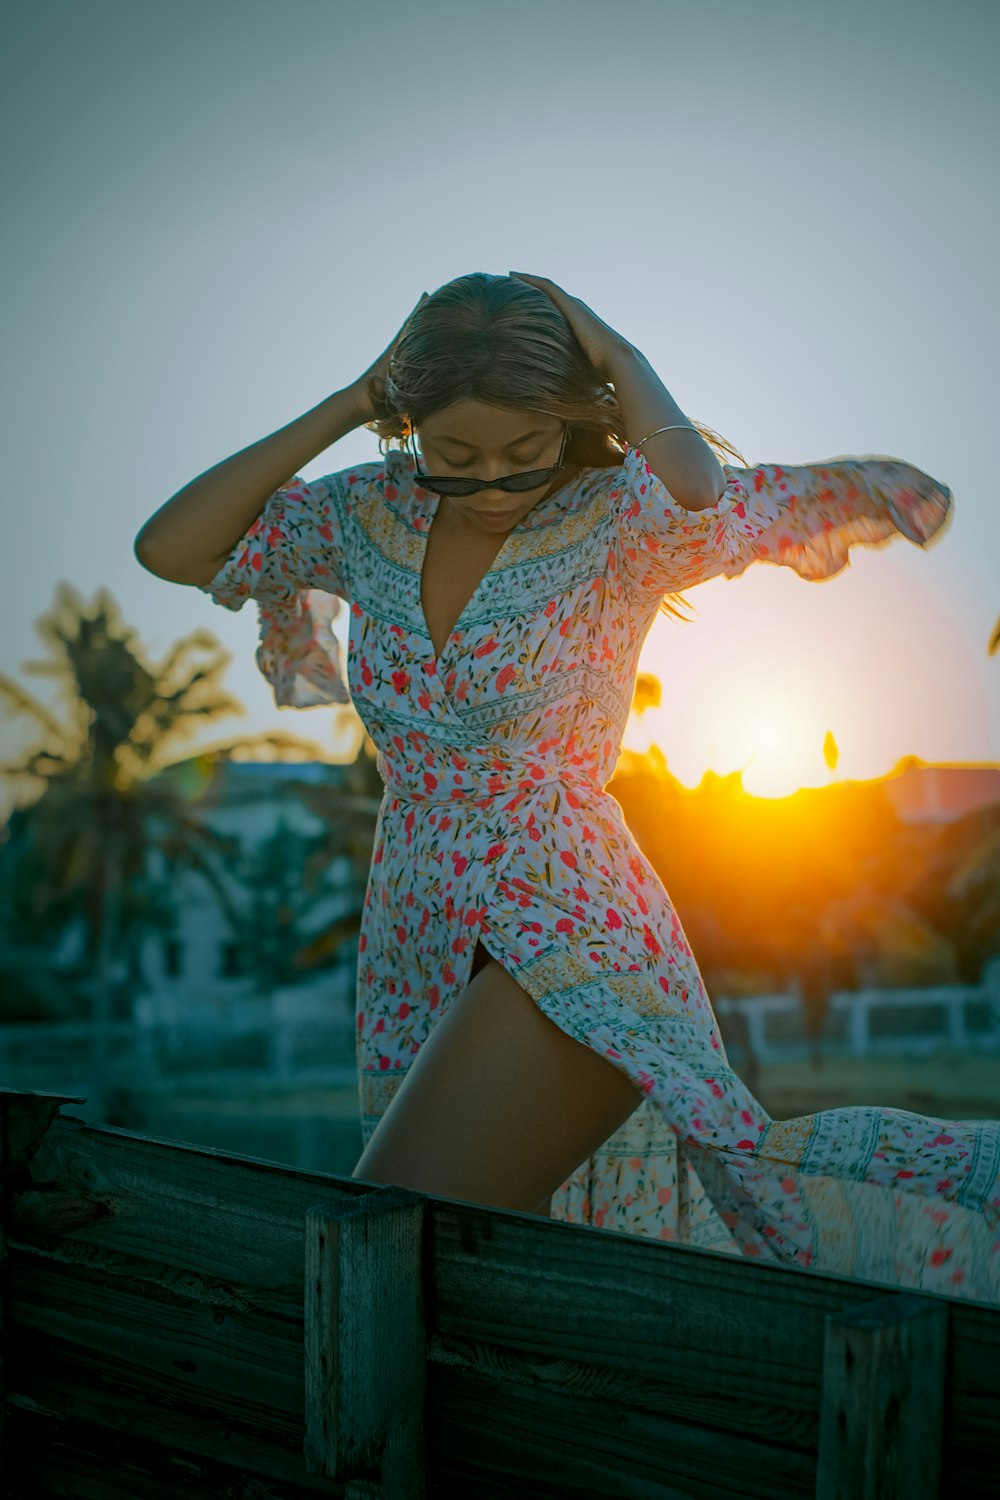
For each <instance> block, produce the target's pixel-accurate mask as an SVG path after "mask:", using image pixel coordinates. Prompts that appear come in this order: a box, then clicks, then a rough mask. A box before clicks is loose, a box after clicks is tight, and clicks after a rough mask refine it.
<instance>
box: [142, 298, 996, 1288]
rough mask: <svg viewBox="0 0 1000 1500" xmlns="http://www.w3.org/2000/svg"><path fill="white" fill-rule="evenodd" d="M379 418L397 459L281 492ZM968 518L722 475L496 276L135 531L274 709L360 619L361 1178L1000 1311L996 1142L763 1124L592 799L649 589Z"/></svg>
mask: <svg viewBox="0 0 1000 1500" xmlns="http://www.w3.org/2000/svg"><path fill="white" fill-rule="evenodd" d="M362 424H363V425H365V426H368V427H369V428H370V429H372V430H374V431H376V432H377V433H378V434H379V435H380V437H381V438H382V439H391V438H397V439H399V440H400V446H399V447H398V448H391V449H390V450H389V451H388V452H387V453H386V454H385V457H384V461H383V460H380V461H372V462H370V463H364V464H359V465H355V466H354V467H352V468H349V469H343V470H340V471H338V472H336V473H332V474H329V475H327V476H325V477H323V478H320V479H315V480H311V481H306V480H303V479H301V478H300V477H298V474H297V471H298V470H299V468H300V467H301V466H302V465H304V464H305V463H307V462H309V461H310V460H311V459H313V458H314V457H316V455H317V454H318V453H320V452H321V451H323V450H324V449H325V448H326V447H328V446H329V445H330V444H331V443H333V442H335V441H336V440H337V439H338V438H339V437H341V436H343V434H344V433H346V432H347V431H349V430H350V429H351V428H353V427H355V426H358V425H362ZM718 446H719V447H720V448H721V447H723V446H724V445H722V444H721V442H719V444H718ZM727 451H729V452H730V453H732V455H733V456H735V457H738V456H739V455H737V454H736V453H735V450H727ZM293 472H294V473H295V474H296V477H295V478H293V479H292V480H289V481H287V482H285V483H284V484H282V482H281V481H282V480H283V479H284V478H285V476H286V475H288V474H289V473H293ZM951 506H952V496H951V492H950V491H949V490H948V489H947V488H946V487H945V486H944V485H942V484H939V483H938V482H936V481H935V480H933V479H931V478H930V477H929V476H928V475H926V474H924V473H922V472H921V471H920V470H919V469H916V468H914V467H912V466H911V465H909V464H905V463H902V462H899V461H897V460H894V459H889V458H884V457H878V458H866V459H831V460H829V461H828V462H825V463H822V464H812V465H804V466H785V465H777V464H762V465H757V466H756V467H754V468H747V467H742V466H741V467H734V466H732V465H730V464H723V463H721V462H720V460H719V458H718V457H717V455H716V452H715V451H713V444H711V443H709V442H708V441H706V439H705V437H704V435H703V433H702V431H701V430H700V429H698V428H697V427H696V426H695V424H693V423H691V422H690V421H689V420H688V419H687V418H686V417H685V416H684V414H683V412H682V411H681V410H680V408H679V407H678V406H677V405H676V404H675V403H674V401H673V400H672V398H671V397H670V395H669V394H668V392H667V391H666V390H665V388H664V387H663V385H662V384H661V382H660V381H659V380H658V378H657V377H656V375H655V373H654V372H653V370H652V368H651V367H650V365H649V363H648V361H647V360H646V359H645V358H644V356H643V355H642V354H641V353H640V352H639V351H638V350H637V349H636V348H635V347H634V346H632V345H631V344H629V343H628V341H627V340H625V339H624V338H622V337H621V336H620V335H619V334H617V333H616V332H615V331H614V330H613V329H611V328H609V327H608V326H607V325H606V324H605V323H603V322H602V321H601V319H600V318H598V317H597V316H596V315H595V314H594V313H593V312H592V311H591V310H590V309H589V308H588V307H587V306H586V305H585V304H584V303H583V302H581V301H579V300H578V299H577V298H574V297H571V296H569V295H568V294H567V293H566V292H564V291H563V290H562V289H561V288H559V287H557V286H556V285H555V284H554V283H553V282H551V281H548V280H546V279H545V278H542V277H530V276H526V275H522V276H518V275H517V274H516V273H511V275H510V276H507V277H504V276H490V275H485V274H482V273H477V274H474V275H470V276H463V277H459V278H458V279H457V280H455V281H453V282H450V283H448V284H447V285H445V286H443V287H441V288H440V289H439V290H438V291H437V292H436V293H435V294H434V295H433V296H432V297H428V296H427V295H426V294H425V295H424V296H423V297H422V298H421V300H420V302H419V303H418V304H417V306H416V308H415V309H414V311H413V312H412V313H411V315H410V317H409V319H408V320H407V322H406V323H405V324H404V326H403V328H402V329H401V331H400V333H399V335H397V337H396V339H394V340H393V341H392V343H391V344H390V345H389V347H388V348H387V349H386V350H385V351H384V352H383V354H382V355H381V356H380V358H379V359H378V360H377V361H376V362H375V363H374V364H373V365H372V366H371V368H370V369H369V370H368V371H366V372H365V374H364V375H362V376H361V377H359V379H358V380H357V381H355V382H354V383H353V384H352V385H351V386H349V387H347V388H346V389H345V390H343V391H339V392H337V393H336V394H335V395H333V396H331V397H330V398H329V399H328V400H327V401H324V402H323V403H321V404H320V405H319V406H318V407H315V408H314V409H313V410H311V411H309V412H307V413H306V414H305V415H304V416H303V417H301V418H299V419H298V420H297V421H295V422H292V423H290V424H289V425H288V426H287V427H284V428H282V429H281V430H280V431H278V432H275V433H273V434H272V435H271V436H270V437H267V438H264V439H262V440H261V441H260V442H259V443H257V444H255V445H253V446H252V447H250V448H247V449H244V450H243V451H242V452H240V453H237V454H235V455H234V456H233V457H231V458H229V459H226V460H225V461H224V462H223V463H221V464H219V465H217V466H216V467H215V468H213V469H210V470H209V471H207V472H206V473H205V474H203V475H201V476H199V477H198V478H197V479H195V480H193V481H192V482H191V484H189V485H187V486H186V487H185V488H184V489H183V490H181V491H179V493H178V494H177V495H175V496H174V497H173V498H172V499H171V500H169V501H168V502H167V503H166V505H164V506H163V507H162V508H161V510H160V511H158V512H157V513H156V514H155V515H154V516H153V517H152V518H151V519H150V521H148V522H147V523H146V525H145V526H144V527H143V529H142V532H141V533H140V535H139V537H138V538H137V540H136V552H137V555H138V556H139V559H140V561H141V562H143V564H144V565H145V566H146V567H148V568H149V569H150V570H151V571H152V572H154V573H157V574H158V575H159V576H161V577H166V578H172V579H174V580H176V581H178V582H184V583H194V584H196V585H197V586H198V587H199V588H201V589H203V590H204V591H205V592H206V593H208V594H209V595H210V596H211V597H212V598H213V599H214V600H216V601H217V602H218V603H220V604H222V605H224V606H225V607H226V608H229V609H239V608H241V607H242V605H243V604H244V603H245V602H246V600H247V599H248V598H253V599H254V600H255V601H256V603H257V605H258V608H259V612H260V625H261V638H260V647H259V650H258V653H257V660H258V663H259V665H260V668H261V670H262V671H263V672H264V674H265V675H266V676H267V678H268V680H269V681H270V682H271V683H272V685H273V687H274V692H275V698H276V701H277V702H278V703H279V704H287V705H292V706H296V707H306V706H310V705H313V704H318V703H330V702H345V701H347V700H348V691H347V687H346V686H345V684H344V683H343V681H342V680H341V677H340V673H339V669H338V651H337V644H336V639H335V637H334V635H333V634H332V631H331V629H330V622H331V620H332V619H333V617H334V616H335V614H336V612H337V610H338V608H339V603H338V600H339V599H345V600H348V601H350V607H351V610H350V634H349V652H348V660H349V665H348V673H347V677H348V685H349V689H350V698H351V699H352V700H353V702H354V704H355V706H356V707H357V709H358V712H359V714H360V715H361V717H362V719H363V721H364V723H365V725H366V727H367V729H368V732H369V734H370V735H371V737H372V739H373V741H374V742H375V744H376V746H377V747H378V752H379V758H378V765H379V770H380V772H381V774H382V777H383V780H384V782H385V788H386V790H385V796H384V798H383V801H382V804H381V808H380V812H379V818H378V824H377V828H376V833H375V846H374V853H373V859H372V867H371V872H370V876H369V882H368V889H367V893H366V897H365V904H364V915H363V924H362V932H361V938H360V952H359V960H358V1013H357V1027H358V1070H359V1085H360V1096H361V1115H362V1128H363V1139H364V1143H365V1144H364V1151H363V1153H362V1155H361V1158H360V1160H359V1161H358V1163H357V1166H356V1168H355V1170H354V1176H355V1177H358V1178H361V1179H363V1180H365V1181H367V1182H372V1183H394V1184H397V1185H400V1186H408V1187H412V1188H416V1189H418V1190H420V1191H422V1192H425V1193H429V1194H433V1195H437V1196H447V1197H452V1198H458V1199H462V1200H464V1201H473V1202H481V1203H487V1204H492V1205H494V1206H498V1207H506V1208H513V1209H517V1210H520V1211H523V1212H525V1213H540V1214H545V1213H548V1212H551V1214H552V1216H553V1217H555V1218H558V1219H563V1220H566V1221H569V1222H574V1223H585V1224H591V1225H594V1226H598V1227H604V1228H607V1229H616V1230H620V1231H623V1232H626V1233H634V1234H645V1235H653V1236H656V1237H658V1238H661V1239H664V1240H679V1241H681V1242H683V1243H688V1244H698V1245H703V1246H707V1247H710V1248H713V1249H719V1250H728V1251H730V1252H732V1253H737V1254H743V1255H746V1256H752V1257H757V1258H758V1259H768V1260H772V1261H778V1262H780V1263H782V1264H786V1265H791V1266H801V1267H808V1268H812V1269H815V1270H818V1271H823V1272H825V1271H830V1272H838V1273H842V1274H852V1275H856V1276H861V1277H867V1278H872V1279H875V1280H879V1281H885V1282H890V1283H893V1284H896V1285H904V1286H910V1287H920V1288H924V1289H926V1290H930V1291H937V1292H943V1293H946V1294H948V1295H951V1296H958V1297H967V1298H976V1299H981V1300H986V1301H992V1302H1000V1281H998V1267H1000V1257H998V1256H996V1255H995V1253H994V1251H995V1249H996V1232H997V1209H998V1207H1000V1193H998V1181H997V1172H998V1151H1000V1143H998V1126H997V1124H996V1123H995V1122H992V1121H980V1122H964V1123H960V1124H953V1123H947V1122H943V1121H940V1120H934V1119H925V1118H922V1117H921V1116H918V1115H915V1114H911V1113H907V1112H904V1111H901V1110H896V1109H879V1108H869V1107H860V1108H847V1109H834V1110H824V1111H821V1112H819V1113H816V1114H814V1115H809V1116H805V1117H802V1118H798V1119H793V1120H772V1119H771V1118H770V1116H769V1115H768V1114H767V1113H766V1111H765V1110H764V1109H763V1108H762V1106H761V1105H760V1103H759V1102H758V1101H757V1100H756V1099H755V1098H754V1097H753V1095H752V1094H751V1093H750V1091H749V1090H748V1089H747V1088H746V1086H745V1085H744V1084H743V1083H742V1081H741V1080H740V1079H739V1078H738V1077H737V1075H736V1074H735V1073H734V1072H733V1070H732V1068H731V1067H730V1066H729V1064H728V1061H727V1058H726V1053H725V1049H724V1047H723V1044H722V1040H721V1037H720V1034H719V1028H718V1025H717V1023H716V1019H715V1016H714V1014H713V1012H712V1007H711V1004H710V1002H709V998H708V996H707V994H706V993H705V988H704V985H703V982H702V978H701V975H700V973H699V970H698V965H697V963H696V961H695V958H694V956H693V954H692V952H691V949H690V947H689V946H688V943H687V941H686V939H685V935H684V931H683V928H682V926H681V924H680V922H679V921H678V919H677V916H676V914H675V912H674V911H673V909H672V907H671V904H670V900H669V897H668V895H667V892H666V891H665V890H664V888H663V886H662V884H661V882H660V881H659V879H658V877H657V875H656V873H655V872H654V870H653V869H652V867H651V866H650V864H649V863H648V861H647V860H646V859H645V858H644V857H643V855H642V853H641V851H640V850H639V849H638V847H637V846H636V844H635V843H634V841H633V839H632V837H631V834H630V833H629V830H628V828H627V827H626V825H625V822H624V819H623V816H622V812H621V809H620V807H619V805H618V804H617V802H615V801H614V799H613V798H612V797H610V795H608V794H607V793H606V792H605V791H604V790H603V788H604V786H605V784H606V782H607V781H608V779H609V777H610V776H611V773H612V771H613V770H614V766H615V761H616V759H617V756H618V753H619V747H620V742H621V736H622V732H623V730H624V727H625V722H626V719H627V716H628V711H629V706H630V703H631V699H632V686H633V681H634V677H635V673H636V669H637V664H638V657H639V652H640V649H641V646H642V643H643V640H644V639H645V636H646V634H647V632H648V630H649V628H650V625H651V624H652V621H653V618H654V616H655V614H656V611H657V610H658V609H659V608H660V607H661V605H662V604H663V601H664V596H665V595H668V596H669V595H670V594H671V593H672V592H674V591H676V590H679V589H683V588H686V587H690V586H692V585H694V584H696V583H700V582H702V581H704V580H705V579H708V578H712V577H716V576H718V575H720V574H724V575H726V576H729V577H733V576H735V575H737V574H739V573H742V572H743V571H744V569H745V568H746V567H747V566H748V565H749V564H750V563H752V562H754V561H755V560H767V561H770V562H774V563H782V564H785V565H787V566H790V567H792V568H794V569H795V570H796V571H797V572H798V573H799V574H800V575H801V576H802V577H804V578H807V579H820V578H826V577H830V576H831V575H833V574H835V573H837V572H839V571H840V570H841V569H842V568H843V567H844V566H845V565H846V562H847V560H848V550H849V548H850V546H851V545H852V544H854V543H862V544H866V545H873V544H877V543H880V542H884V541H885V540H887V539H888V538H891V537H893V536H895V535H897V534H902V535H904V536H906V537H907V538H909V540H911V541H913V542H915V543H917V544H918V545H921V546H923V545H925V544H926V543H927V542H928V541H929V540H930V539H931V537H933V536H934V535H935V534H937V533H939V532H940V531H941V529H942V527H943V526H944V525H945V523H946V521H947V520H948V518H949V515H950V511H951Z"/></svg>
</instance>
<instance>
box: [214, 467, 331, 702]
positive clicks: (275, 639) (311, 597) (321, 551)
mask: <svg viewBox="0 0 1000 1500" xmlns="http://www.w3.org/2000/svg"><path fill="white" fill-rule="evenodd" d="M341 477H342V476H340V475H339V474H329V475H327V476H326V477H325V478H322V479H314V480H305V479H303V478H302V477H301V475H298V474H296V475H295V476H294V478H292V479H289V480H288V481H287V482H286V483H285V484H283V485H281V486H280V487H279V488H278V489H277V490H275V492H274V494H273V495H271V496H270V497H269V498H268V501H267V503H266V505H265V506H264V509H263V510H262V511H261V513H260V515H259V516H258V517H257V519H256V520H255V521H254V522H253V524H252V525H251V526H250V527H249V529H248V530H247V531H246V532H245V534H244V535H243V536H242V537H240V539H239V541H238V542H237V543H236V544H235V546H234V547H233V549H232V551H231V552H230V554H229V556H228V557H227V558H226V561H225V562H224V563H223V565H222V567H221V568H220V569H219V571H218V573H216V575H215V577H214V578H213V579H212V580H211V582H210V583H205V584H199V585H198V587H199V588H200V589H201V590H202V592H203V593H205V594H208V595H209V596H210V598H211V599H212V600H213V601H214V602H215V603H216V604H221V605H223V606H224V607H225V608H226V609H232V610H237V609H242V608H243V605H244V604H245V603H246V601H247V600H248V599H253V600H254V601H255V602H256V604H257V609H258V613H259V623H260V645H259V646H258V648H257V654H256V659H257V665H258V667H259V668H260V670H261V672H262V673H263V674H264V676H265V677H266V678H267V680H268V682H270V684H271V687H272V689H273V690H274V701H275V703H277V704H278V705H279V707H284V706H287V707H289V708H311V707H314V706H315V705H317V704H321V703H349V702H350V695H349V693H348V691H347V685H346V683H345V682H344V679H343V674H342V672H341V668H340V644H339V642H338V640H337V637H336V636H335V635H334V633H333V630H332V628H331V627H332V622H333V620H334V619H336V617H337V615H338V614H339V613H340V610H341V607H342V600H344V599H346V598H347V597H348V596H349V580H348V576H347V574H348V567H347V548H346V544H345V533H346V526H347V519H346V510H345V505H344V494H343V489H344V487H343V485H342V484H341V482H340V481H341Z"/></svg>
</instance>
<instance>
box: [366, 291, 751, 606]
mask: <svg viewBox="0 0 1000 1500" xmlns="http://www.w3.org/2000/svg"><path fill="white" fill-rule="evenodd" d="M366 389H367V394H368V397H369V399H370V401H371V403H372V408H373V410H374V411H375V412H376V413H377V415H376V417H375V419H374V420H373V421H370V422H366V423H365V426H366V427H367V428H368V429H369V430H370V431H372V432H376V433H377V434H378V436H379V438H380V439H382V440H391V439H393V438H395V439H398V440H399V445H400V446H401V447H402V446H403V444H404V442H405V439H406V436H407V435H408V433H409V432H410V431H411V430H412V427H419V426H420V424H421V422H422V421H424V420H425V418H427V417H429V416H432V415H433V414H434V413H435V412H439V411H443V410H444V408H445V407H448V406H451V405H452V404H453V403H454V402H456V401H463V400H469V401H483V402H486V403H487V404H489V405H492V406H502V407H506V408H508V409H510V408H514V409H520V408H523V409H525V410H530V411H539V412H545V413H547V414H548V415H549V416H553V417H558V418H560V419H561V420H562V421H564V422H567V423H568V424H570V430H569V437H568V440H567V444H566V452H565V455H564V458H563V463H564V465H565V466H566V467H569V468H573V467H576V468H587V467H598V468H611V467H614V468H618V467H619V466H620V465H621V463H622V460H623V458H624V456H625V450H626V448H627V446H628V442H627V439H626V436H625V421H624V417H623V415H622V411H621V407H620V406H619V405H618V400H617V397H616V396H615V393H614V391H613V390H612V389H611V387H610V386H609V385H608V384H606V382H604V381H603V380H602V379H601V377H600V375H599V374H598V372H597V371H596V370H595V368H594V366H593V365H592V364H591V363H590V361H589V360H588V359H587V356H586V355H585V354H584V352H583V349H582V347H581V345H580V342H579V340H578V339H577V337H576V335H575V334H574V332H573V330H572V329H571V328H570V326H569V323H568V322H567V321H566V319H565V317H564V316H563V314H562V313H561V312H560V311H559V309H558V308H557V307H556V305H555V303H554V302H553V301H552V300H551V298H550V297H547V296H546V294H545V293H544V292H543V291H541V290H540V288H538V287H534V286H530V285H528V284H527V283H526V282H523V281H516V280H514V279H513V278H512V277H510V276H492V275H489V274H488V273H487V272H485V271H474V272H472V273H471V274H470V275H468V276H459V277H456V279H455V280H454V281H449V282H446V283H445V285H444V286H442V287H439V288H438V290H437V291H436V292H433V293H432V294H431V296H430V297H428V298H427V300H426V301H425V302H422V303H420V304H419V305H418V306H417V307H416V308H415V309H414V311H413V313H412V314H411V316H410V318H409V320H408V322H407V323H406V325H405V327H404V329H403V331H402V333H401V334H400V336H399V338H398V340H397V342H396V344H395V347H394V348H393V351H392V355H391V358H390V361H389V374H388V378H387V379H386V380H385V381H382V380H381V379H379V378H378V377H375V376H373V377H371V378H370V379H369V380H368V382H367V386H366ZM407 419H408V421H409V424H411V425H408V421H407ZM691 425H692V426H693V427H695V428H696V429H697V431H698V432H699V433H700V435H701V436H702V437H703V438H704V439H705V441H706V442H707V443H708V444H709V445H710V446H711V447H712V448H713V449H714V450H715V451H716V452H717V453H718V455H719V457H720V458H722V456H723V454H724V453H725V454H728V455H730V456H731V457H734V458H736V459H738V460H739V462H740V464H741V465H743V466H745V462H746V461H745V460H744V458H743V456H742V454H740V453H739V452H738V450H737V449H735V448H733V447H732V445H731V444H730V443H728V442H727V441H726V439H725V438H721V437H719V436H718V434H717V433H714V432H712V430H711V428H707V427H703V426H702V424H701V423H700V422H692V424H691ZM677 604H680V605H683V606H684V607H685V608H687V609H690V608H691V606H690V605H689V604H688V601H687V600H686V599H685V598H684V596H683V595H682V594H668V595H667V596H666V598H665V599H664V602H663V605H662V608H663V609H664V611H665V612H666V613H667V614H670V615H674V616H675V617H676V618H677V619H684V616H683V615H682V614H681V613H680V612H679V610H678V609H677V608H675V607H674V606H675V605H677Z"/></svg>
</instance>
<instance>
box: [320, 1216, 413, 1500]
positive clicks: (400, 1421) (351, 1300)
mask: <svg viewBox="0 0 1000 1500" xmlns="http://www.w3.org/2000/svg"><path fill="white" fill-rule="evenodd" d="M425 1201H426V1200H425V1199H424V1198H423V1197H422V1196H421V1195H420V1194H419V1193H413V1192H409V1191H406V1190H404V1189H400V1188H385V1189H384V1190H381V1191H377V1192H371V1193H365V1194H364V1195H362V1196H360V1197H358V1198H355V1199H354V1200H353V1201H352V1202H350V1203H344V1204H338V1205H337V1206H336V1207H332V1206H330V1205H326V1204H324V1205H321V1206H319V1207H317V1208H311V1209H309V1210H307V1213H306V1233H305V1302H304V1313H305V1330H304V1334H305V1379H306V1391H305V1398H306V1402H305V1415H306V1437H305V1443H304V1445H303V1452H304V1455H305V1462H306V1467H307V1469H308V1470H309V1472H310V1473H313V1474H322V1475H325V1476H326V1477H327V1478H329V1479H336V1480H339V1481H340V1482H341V1483H346V1484H347V1494H348V1496H349V1497H350V1500H362V1497H364V1500H368V1497H377V1500H423V1495H424V1386H425V1368H426V1357H427V1356H426V1335H425V1328H424V1306H423V1277H422V1248H423V1237H424V1204H425Z"/></svg>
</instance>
